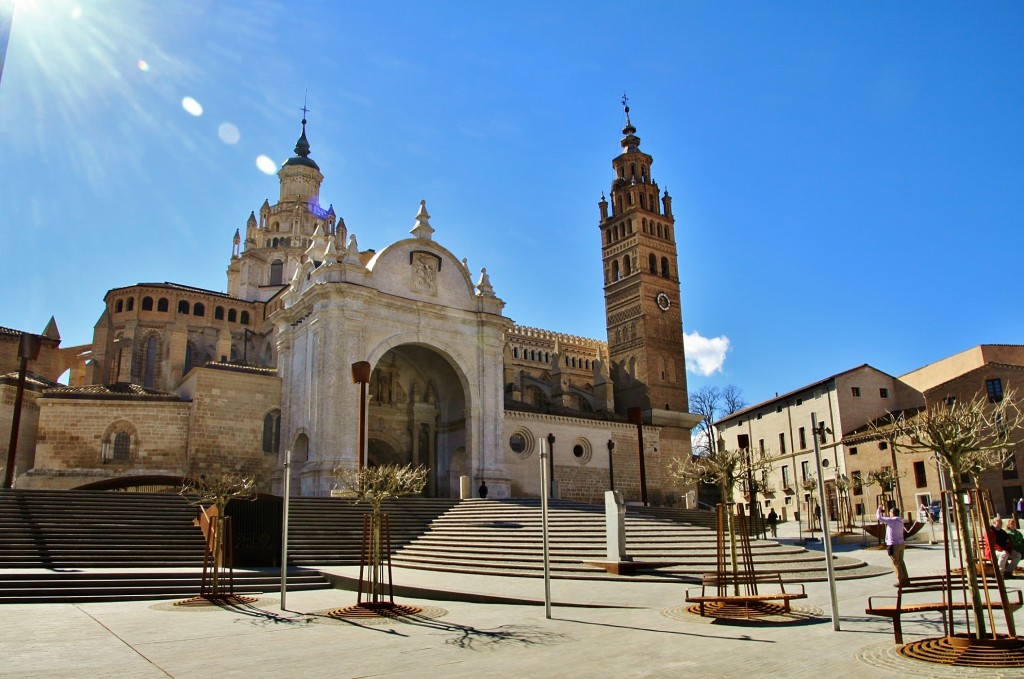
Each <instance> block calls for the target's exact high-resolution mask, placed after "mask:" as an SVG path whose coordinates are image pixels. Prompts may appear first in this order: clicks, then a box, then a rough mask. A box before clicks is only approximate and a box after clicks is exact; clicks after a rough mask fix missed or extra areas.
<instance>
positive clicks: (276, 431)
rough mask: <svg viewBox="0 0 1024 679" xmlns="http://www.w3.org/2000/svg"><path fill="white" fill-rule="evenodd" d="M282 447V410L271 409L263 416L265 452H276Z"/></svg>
mask: <svg viewBox="0 0 1024 679" xmlns="http://www.w3.org/2000/svg"><path fill="white" fill-rule="evenodd" d="M280 449H281V411H280V410H271V411H270V412H269V413H267V414H266V415H264V416H263V452H264V453H268V454H274V453H276V452H278V451H279V450H280Z"/></svg>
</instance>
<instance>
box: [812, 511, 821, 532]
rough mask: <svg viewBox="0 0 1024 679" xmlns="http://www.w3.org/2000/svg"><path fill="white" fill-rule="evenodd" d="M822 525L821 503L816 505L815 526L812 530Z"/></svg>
mask: <svg viewBox="0 0 1024 679" xmlns="http://www.w3.org/2000/svg"><path fill="white" fill-rule="evenodd" d="M820 527H821V505H814V526H812V527H811V530H814V529H815V528H820Z"/></svg>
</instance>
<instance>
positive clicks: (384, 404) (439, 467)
mask: <svg viewBox="0 0 1024 679" xmlns="http://www.w3.org/2000/svg"><path fill="white" fill-rule="evenodd" d="M403 339H407V340H411V341H404V342H403V341H402V340H403ZM370 359H371V360H370V364H371V365H372V366H373V370H372V373H371V378H370V385H369V391H368V397H369V402H368V409H367V417H368V422H367V436H368V445H367V447H368V449H369V450H371V451H376V453H377V457H379V458H381V459H380V462H384V461H385V458H387V459H386V461H387V462H393V463H397V464H413V465H424V466H426V467H428V468H429V469H430V472H429V474H428V482H427V489H426V494H427V495H429V496H434V497H446V496H450V495H452V494H453V490H452V484H451V482H450V478H449V477H450V473H451V469H452V461H453V459H454V457H455V455H456V451H459V450H467V449H469V450H471V449H472V448H471V446H472V441H473V439H474V434H473V426H472V423H473V412H474V411H473V405H472V404H473V403H474V402H476V401H475V400H474V391H475V389H476V387H475V386H474V385H473V382H472V381H471V380H470V379H469V378H468V376H467V370H466V369H465V368H464V366H462V365H461V364H460V361H459V360H458V359H457V357H456V356H455V355H454V352H451V351H447V350H446V349H445V348H443V347H438V346H437V345H436V344H433V343H428V342H424V341H422V340H421V339H420V338H419V337H416V336H413V335H407V336H404V337H402V336H395V337H391V338H389V339H388V340H386V341H383V342H381V343H380V344H378V346H376V347H375V348H374V349H373V351H372V352H371V354H370ZM468 464H469V463H466V466H468ZM454 492H457V486H456V490H455V491H454Z"/></svg>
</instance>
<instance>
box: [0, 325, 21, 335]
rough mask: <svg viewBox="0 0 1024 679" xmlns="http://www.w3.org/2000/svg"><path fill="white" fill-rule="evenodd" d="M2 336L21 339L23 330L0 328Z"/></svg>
mask: <svg viewBox="0 0 1024 679" xmlns="http://www.w3.org/2000/svg"><path fill="white" fill-rule="evenodd" d="M0 335H12V336H14V337H20V336H21V330H15V329H13V328H4V327H2V326H0Z"/></svg>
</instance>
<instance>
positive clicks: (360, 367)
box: [352, 361, 373, 471]
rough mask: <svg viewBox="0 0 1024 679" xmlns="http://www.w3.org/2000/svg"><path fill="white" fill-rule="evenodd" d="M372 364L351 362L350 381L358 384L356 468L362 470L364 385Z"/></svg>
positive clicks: (364, 414) (364, 447)
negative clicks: (357, 448)
mask: <svg viewBox="0 0 1024 679" xmlns="http://www.w3.org/2000/svg"><path fill="white" fill-rule="evenodd" d="M372 368H373V366H371V365H370V364H369V362H367V361H356V362H355V363H353V364H352V383H353V384H358V385H359V450H358V452H356V470H357V471H362V470H363V457H364V456H365V453H366V385H367V384H369V383H370V371H371V370H372Z"/></svg>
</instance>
